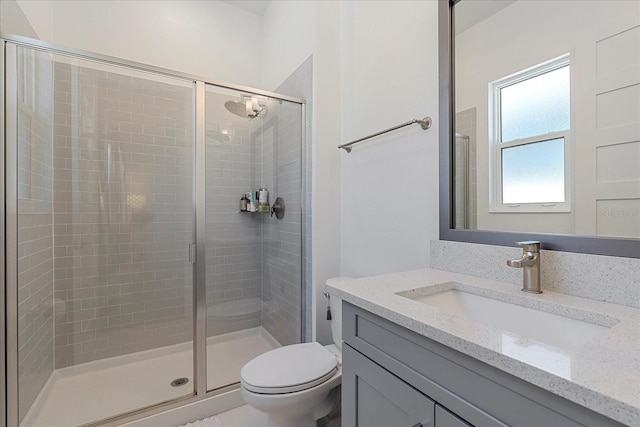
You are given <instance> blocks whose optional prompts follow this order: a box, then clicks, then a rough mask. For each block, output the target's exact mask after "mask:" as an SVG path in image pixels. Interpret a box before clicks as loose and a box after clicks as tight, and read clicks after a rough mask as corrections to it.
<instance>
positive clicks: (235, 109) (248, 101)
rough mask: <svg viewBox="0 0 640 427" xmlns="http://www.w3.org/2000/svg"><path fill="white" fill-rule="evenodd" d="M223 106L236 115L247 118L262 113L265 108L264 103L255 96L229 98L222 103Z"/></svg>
mask: <svg viewBox="0 0 640 427" xmlns="http://www.w3.org/2000/svg"><path fill="white" fill-rule="evenodd" d="M224 108H226V109H227V111H229V112H230V113H232V114H235V115H236V116H239V117H245V118H248V119H249V120H251V119H255V118H256V117H258V116H259V115H261V114H264V113H265V112H266V109H267V107H266V105H264V104H263V103H261V102H260V100H259V99H258V98H257V97H255V96H251V97H249V96H242V99H241V100H240V101H235V100H229V101H227V102H225V103H224Z"/></svg>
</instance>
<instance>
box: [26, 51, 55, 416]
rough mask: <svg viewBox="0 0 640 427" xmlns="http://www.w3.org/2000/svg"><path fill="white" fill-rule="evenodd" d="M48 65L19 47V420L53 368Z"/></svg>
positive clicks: (41, 57) (43, 56) (50, 79)
mask: <svg viewBox="0 0 640 427" xmlns="http://www.w3.org/2000/svg"><path fill="white" fill-rule="evenodd" d="M52 82H53V67H52V63H51V59H50V58H49V57H48V55H46V54H44V53H42V52H38V51H32V50H29V49H23V48H19V49H18V213H19V215H18V301H19V302H18V375H19V384H20V387H19V396H18V400H19V417H20V420H22V419H23V418H24V416H25V415H26V413H27V412H28V410H29V408H30V407H31V405H32V404H33V402H34V401H35V399H36V397H37V395H38V393H39V392H40V390H41V389H42V387H43V386H44V384H45V383H46V381H47V380H48V378H49V376H50V375H51V373H52V372H53V233H52V231H53V228H52V224H53V204H52V203H53V195H52V183H53V169H52V166H53V165H52V158H51V153H52V148H53V135H52V131H51V129H52V126H51V117H52V110H53V99H52V97H51V96H50V95H49V94H51V93H52Z"/></svg>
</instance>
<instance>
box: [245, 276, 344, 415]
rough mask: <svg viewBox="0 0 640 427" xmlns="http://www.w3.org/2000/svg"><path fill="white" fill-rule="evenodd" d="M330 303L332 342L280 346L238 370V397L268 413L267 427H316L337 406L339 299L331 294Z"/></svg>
mask: <svg viewBox="0 0 640 427" xmlns="http://www.w3.org/2000/svg"><path fill="white" fill-rule="evenodd" d="M331 280H344V278H340V279H331ZM329 305H330V307H331V314H332V320H331V334H332V336H333V342H334V344H330V345H327V346H322V345H321V344H319V343H317V342H309V343H302V344H293V345H287V346H283V347H279V348H276V349H274V350H271V351H268V352H266V353H263V354H261V355H260V356H258V357H256V358H254V359H252V360H251V361H249V362H248V363H247V364H246V365H244V366H243V367H242V370H241V371H240V378H241V379H240V390H241V392H242V397H243V398H244V400H245V402H246V403H247V404H249V405H251V406H252V407H254V408H255V409H257V410H259V411H262V412H265V413H266V414H267V415H268V422H269V424H268V426H269V427H316V420H319V419H320V418H322V417H325V416H326V415H328V414H329V412H330V411H331V410H332V409H333V407H334V406H335V405H336V404H337V403H339V402H338V399H339V397H338V396H339V393H337V387H338V386H339V385H340V384H341V382H342V300H341V299H340V298H337V297H335V296H333V295H332V296H331V298H330V300H329Z"/></svg>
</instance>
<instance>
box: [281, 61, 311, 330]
mask: <svg viewBox="0 0 640 427" xmlns="http://www.w3.org/2000/svg"><path fill="white" fill-rule="evenodd" d="M276 92H278V93H284V94H287V95H290V96H295V97H297V98H300V99H304V100H305V122H304V123H302V124H301V125H302V134H301V135H304V136H305V143H304V146H303V150H304V165H303V168H304V169H303V171H302V173H304V174H305V175H304V178H305V179H304V180H303V181H304V189H303V192H302V204H303V206H304V213H303V215H304V222H303V223H304V230H302V232H303V236H304V241H303V245H304V250H303V255H304V259H303V262H304V266H305V268H304V272H303V274H304V277H303V281H302V286H303V288H304V292H303V298H304V301H303V304H304V307H305V311H304V316H305V322H304V327H305V330H304V341H311V340H312V336H313V334H312V323H313V322H312V317H313V316H312V315H313V298H312V296H313V289H312V287H313V284H312V279H311V278H312V274H311V273H312V271H311V268H312V264H311V238H312V229H311V212H312V210H311V182H312V171H313V169H312V167H311V165H312V164H313V162H312V157H311V156H312V152H313V150H312V149H311V147H312V144H311V140H312V133H311V118H312V117H313V96H312V94H313V56H310V57H309V58H307V59H306V60H305V61H304V62H303V63H302V64H301V65H300V66H299V67H298V68H297V69H296V70H295V71H294V72H293V73H291V75H290V76H289V77H288V78H287V79H286V80H285V81H284V82H282V84H281V85H280V86H278V88H277V89H276ZM285 123H286V122H285ZM285 133H286V134H288V133H287V132H285ZM291 138H292V141H295V138H296V136H295V135H291ZM289 145H291V143H289ZM301 160H302V159H301ZM290 298H291V297H290ZM294 300H295V298H291V301H290V303H289V305H290V304H296V302H295V301H294ZM298 323H299V320H298ZM290 336H291V335H290Z"/></svg>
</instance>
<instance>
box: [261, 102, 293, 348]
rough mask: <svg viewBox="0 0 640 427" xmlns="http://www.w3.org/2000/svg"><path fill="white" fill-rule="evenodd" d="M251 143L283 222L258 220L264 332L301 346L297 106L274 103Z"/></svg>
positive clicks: (282, 340)
mask: <svg viewBox="0 0 640 427" xmlns="http://www.w3.org/2000/svg"><path fill="white" fill-rule="evenodd" d="M272 104H273V107H271V108H270V109H269V114H267V115H266V116H265V118H264V123H263V130H262V132H256V133H255V140H256V141H259V142H260V143H261V144H262V146H263V148H262V162H261V163H262V167H263V168H264V179H263V181H264V183H265V184H267V185H268V188H269V202H270V203H271V204H273V203H274V202H275V199H276V197H282V199H283V200H284V203H285V206H286V209H285V215H284V217H283V218H282V219H276V217H275V216H268V215H265V214H263V215H265V216H263V217H262V218H260V219H261V220H262V326H263V327H264V328H265V329H266V330H267V331H268V332H269V333H270V334H271V335H272V336H273V337H274V338H275V339H276V340H278V342H279V343H280V344H282V345H288V344H294V343H299V342H300V340H301V326H302V323H301V316H302V300H301V298H302V287H301V283H302V222H301V218H302V198H301V195H302V191H301V190H302V123H301V120H300V117H301V109H300V106H299V105H298V104H293V103H288V102H282V103H278V102H273V103H272Z"/></svg>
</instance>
